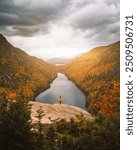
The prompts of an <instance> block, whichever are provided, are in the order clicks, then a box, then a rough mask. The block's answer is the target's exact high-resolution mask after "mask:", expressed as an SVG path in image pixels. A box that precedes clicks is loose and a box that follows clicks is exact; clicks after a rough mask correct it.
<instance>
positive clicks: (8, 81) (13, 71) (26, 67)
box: [0, 35, 56, 98]
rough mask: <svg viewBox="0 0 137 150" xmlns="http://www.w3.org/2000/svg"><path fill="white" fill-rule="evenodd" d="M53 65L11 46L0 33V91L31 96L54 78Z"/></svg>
mask: <svg viewBox="0 0 137 150" xmlns="http://www.w3.org/2000/svg"><path fill="white" fill-rule="evenodd" d="M55 76H56V71H55V68H54V66H53V65H50V64H48V63H46V62H44V61H43V60H42V59H38V58H36V57H33V56H29V55H28V54H27V53H25V52H24V51H22V50H20V49H18V48H16V47H14V46H12V45H11V44H10V43H9V42H8V41H7V40H6V38H5V37H4V36H3V35H0V93H6V94H7V96H8V97H10V98H12V97H14V96H16V95H17V93H18V94H20V95H23V96H25V97H29V98H33V96H34V95H35V94H37V93H38V92H39V91H41V90H42V89H45V88H47V87H48V86H49V84H50V82H51V80H53V78H55Z"/></svg>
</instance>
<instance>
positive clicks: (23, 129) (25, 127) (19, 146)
mask: <svg viewBox="0 0 137 150" xmlns="http://www.w3.org/2000/svg"><path fill="white" fill-rule="evenodd" d="M3 101H4V102H3ZM1 107H2V109H1V111H0V113H1V114H0V126H1V127H0V128H1V129H0V134H1V145H2V150H31V149H32V147H31V146H32V139H33V138H32V131H31V117H30V105H29V104H28V101H26V100H25V99H24V98H21V97H17V98H16V100H14V101H9V100H6V99H2V100H1Z"/></svg>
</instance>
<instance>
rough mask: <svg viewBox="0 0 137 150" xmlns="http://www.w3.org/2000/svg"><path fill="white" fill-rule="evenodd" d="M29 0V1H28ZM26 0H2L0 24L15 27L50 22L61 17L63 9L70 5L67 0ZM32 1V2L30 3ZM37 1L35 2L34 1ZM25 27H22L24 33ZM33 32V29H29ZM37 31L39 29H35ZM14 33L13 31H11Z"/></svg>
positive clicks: (0, 3)
mask: <svg viewBox="0 0 137 150" xmlns="http://www.w3.org/2000/svg"><path fill="white" fill-rule="evenodd" d="M27 2H28V3H27ZM27 2H26V1H24V2H23V3H19V1H17V0H5V1H4V0H1V1H0V26H11V27H13V28H14V29H15V26H18V27H17V28H18V30H19V26H32V28H33V26H36V25H37V26H41V24H48V23H49V22H50V21H54V20H56V19H58V18H59V17H61V14H62V13H61V11H62V10H64V9H65V7H67V6H68V1H67V0H52V1H48V0H46V1H43V0H39V1H34V0H29V1H27ZM29 2H30V3H29ZM33 2H35V3H33ZM23 28H24V27H20V29H21V32H16V31H15V30H12V31H13V32H14V31H15V32H14V33H13V34H17V33H23V32H22V31H23ZM28 28H29V27H28ZM28 31H30V33H29V32H28V34H31V33H33V32H32V30H29V29H28ZM33 31H34V32H37V31H38V30H35V29H34V30H33ZM11 34H12V33H11Z"/></svg>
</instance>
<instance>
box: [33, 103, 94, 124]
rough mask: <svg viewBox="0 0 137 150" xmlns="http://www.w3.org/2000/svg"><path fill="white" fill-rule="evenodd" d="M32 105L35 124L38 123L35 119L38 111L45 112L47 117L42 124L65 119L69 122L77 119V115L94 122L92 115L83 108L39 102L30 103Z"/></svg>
mask: <svg viewBox="0 0 137 150" xmlns="http://www.w3.org/2000/svg"><path fill="white" fill-rule="evenodd" d="M30 103H31V104H32V109H31V111H32V113H31V117H32V120H33V122H36V121H37V118H36V117H35V116H36V115H37V110H38V109H40V108H41V109H42V110H43V111H44V114H45V116H44V117H43V119H42V123H47V124H50V123H54V122H57V121H60V120H62V119H65V120H66V121H69V120H70V119H71V118H75V117H76V115H81V114H82V115H83V116H84V117H85V119H88V120H92V117H91V115H90V114H89V113H88V112H87V111H85V110H84V109H82V108H78V107H76V106H72V105H66V104H61V105H60V104H44V103H39V102H30Z"/></svg>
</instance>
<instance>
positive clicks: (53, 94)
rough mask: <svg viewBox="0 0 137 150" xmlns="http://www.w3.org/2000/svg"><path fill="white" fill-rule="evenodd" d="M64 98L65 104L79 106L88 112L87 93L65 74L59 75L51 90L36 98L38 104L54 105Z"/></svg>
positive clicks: (47, 89) (48, 89) (50, 87)
mask: <svg viewBox="0 0 137 150" xmlns="http://www.w3.org/2000/svg"><path fill="white" fill-rule="evenodd" d="M59 96H62V97H63V99H64V100H63V102H62V103H63V104H69V105H73V106H77V107H80V108H83V109H85V110H87V108H86V95H85V93H84V92H83V91H82V90H81V89H80V88H79V87H78V86H77V85H76V84H75V83H74V82H73V81H72V80H70V79H69V78H68V77H67V76H66V75H65V74H63V73H58V74H57V77H56V78H55V79H54V80H53V81H52V83H51V84H50V86H49V88H46V90H44V91H43V92H41V93H40V94H38V95H37V96H36V97H35V101H36V102H41V103H49V104H54V103H58V101H57V98H58V97H59Z"/></svg>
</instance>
